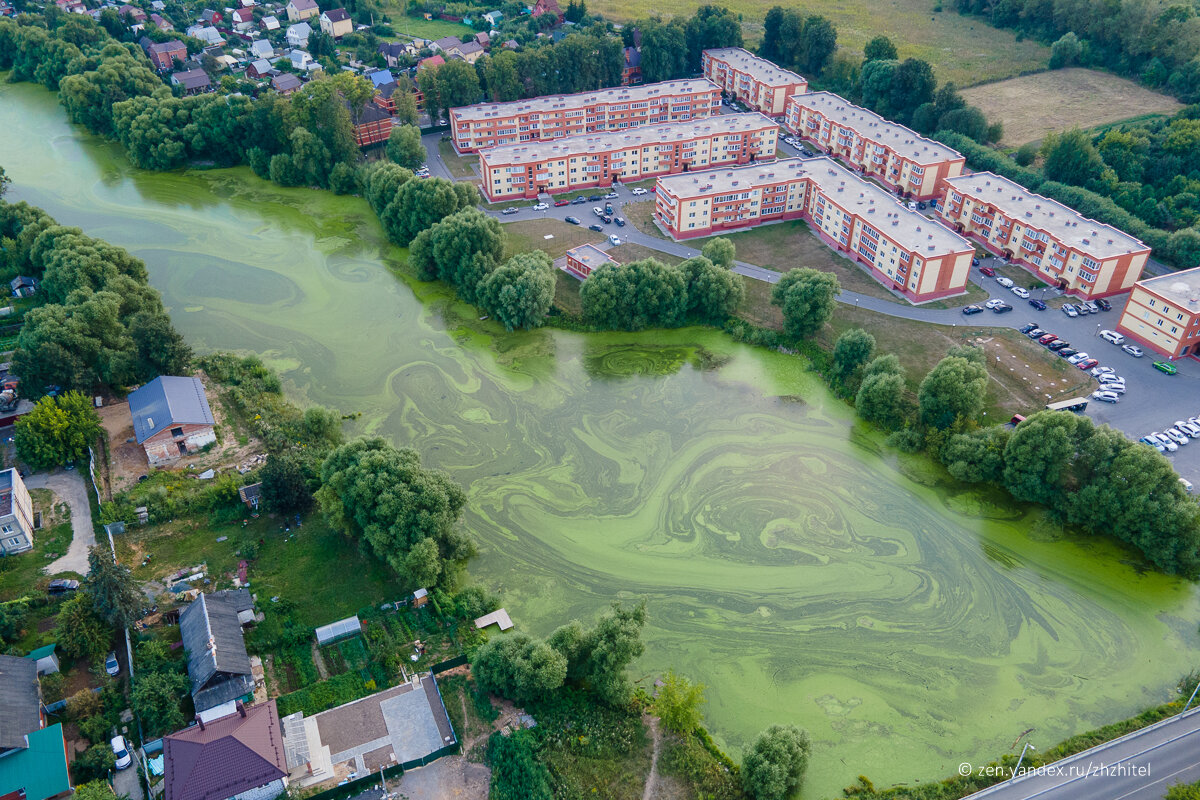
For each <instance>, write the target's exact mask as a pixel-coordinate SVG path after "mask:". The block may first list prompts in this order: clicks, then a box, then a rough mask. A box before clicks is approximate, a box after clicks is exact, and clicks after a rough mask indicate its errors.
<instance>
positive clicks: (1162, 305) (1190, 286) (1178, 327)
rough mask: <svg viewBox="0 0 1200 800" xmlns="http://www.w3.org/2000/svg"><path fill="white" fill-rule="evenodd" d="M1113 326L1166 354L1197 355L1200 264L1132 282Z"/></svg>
mask: <svg viewBox="0 0 1200 800" xmlns="http://www.w3.org/2000/svg"><path fill="white" fill-rule="evenodd" d="M1117 330H1119V331H1120V332H1121V333H1123V334H1125V335H1126V336H1128V337H1130V338H1131V339H1135V340H1137V341H1139V342H1141V343H1142V344H1144V345H1145V346H1146V347H1149V348H1150V349H1151V350H1154V351H1155V352H1157V353H1162V354H1163V355H1164V356H1166V357H1167V358H1180V357H1183V356H1191V357H1192V358H1195V359H1200V267H1195V268H1193V269H1187V270H1183V271H1182V272H1172V273H1170V274H1168V275H1159V276H1158V277H1155V278H1146V279H1145V280H1141V281H1138V282H1137V283H1136V284H1134V286H1133V291H1132V292H1130V294H1129V300H1128V301H1127V302H1126V303H1125V310H1124V311H1122V312H1121V321H1120V322H1118V323H1117Z"/></svg>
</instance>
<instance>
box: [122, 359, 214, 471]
mask: <svg viewBox="0 0 1200 800" xmlns="http://www.w3.org/2000/svg"><path fill="white" fill-rule="evenodd" d="M129 413H130V415H131V416H132V417H133V435H134V438H135V439H136V440H137V443H138V444H140V445H141V446H142V447H143V448H144V449H145V451H146V458H148V459H149V460H150V465H151V466H157V465H159V464H163V463H166V462H168V461H174V460H175V459H177V458H179V457H180V456H184V455H187V454H188V453H192V452H195V451H196V450H199V449H200V448H202V447H205V446H207V445H209V444H212V443H213V442H215V441H216V440H217V436H216V433H215V432H214V431H213V426H214V425H215V424H216V420H215V419H214V418H213V414H212V409H211V408H210V407H209V405H208V398H207V397H205V395H204V384H202V383H201V382H200V379H199V378H191V377H187V378H185V377H180V376H175V375H160V376H158V377H157V378H155V379H154V380H152V381H150V382H149V383H147V384H146V385H145V386H143V387H141V388H140V389H137V390H136V391H134V392H131V393H130V395H129Z"/></svg>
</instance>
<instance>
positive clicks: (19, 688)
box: [0, 656, 42, 756]
mask: <svg viewBox="0 0 1200 800" xmlns="http://www.w3.org/2000/svg"><path fill="white" fill-rule="evenodd" d="M41 727H42V691H41V688H40V686H39V684H38V674H37V662H36V661H30V660H29V659H28V658H20V657H18V656H0V756H4V755H7V754H8V753H10V752H12V751H13V750H24V749H25V748H26V747H28V746H29V743H28V741H27V740H26V738H25V737H26V736H27V735H28V734H30V733H32V732H33V731H36V730H39V729H40V728H41Z"/></svg>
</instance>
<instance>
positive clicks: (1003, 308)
mask: <svg viewBox="0 0 1200 800" xmlns="http://www.w3.org/2000/svg"><path fill="white" fill-rule="evenodd" d="M1012 309H1013V307H1012V306H1010V305H1009V304H1008V303H1001V304H1000V305H998V306H992V313H993V314H1007V313H1008V312H1009V311H1012Z"/></svg>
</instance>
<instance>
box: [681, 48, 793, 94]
mask: <svg viewBox="0 0 1200 800" xmlns="http://www.w3.org/2000/svg"><path fill="white" fill-rule="evenodd" d="M704 52H705V53H707V54H708V55H710V56H712V57H713V58H715V59H718V60H720V61H724V62H726V63H727V64H729V65H730V66H733V67H736V68H737V69H738V70H739V71H741V72H745V73H746V74H748V75H752V76H753V77H754V79H755V80H757V81H760V82H762V83H765V84H767V85H768V86H787V85H789V84H793V83H803V84H807V83H808V79H807V78H805V77H803V76H801V75H797V74H796V73H794V72H792V71H791V70H789V69H784V68H783V67H781V66H779V65H777V64H773V63H771V62H770V61H767V60H766V59H765V58H759V57H758V56H756V55H754V54H753V53H751V52H750V51H749V50H745V49H743V48H741V47H716V48H713V49H711V50H705V51H704Z"/></svg>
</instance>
